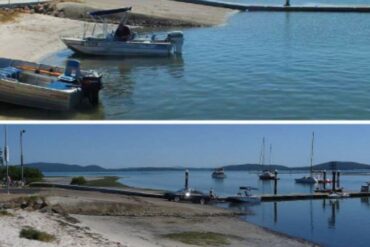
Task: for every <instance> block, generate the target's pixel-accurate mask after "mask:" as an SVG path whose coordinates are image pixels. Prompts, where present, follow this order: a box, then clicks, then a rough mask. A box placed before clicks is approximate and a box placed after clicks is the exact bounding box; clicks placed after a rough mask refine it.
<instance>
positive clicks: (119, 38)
mask: <svg viewBox="0 0 370 247" xmlns="http://www.w3.org/2000/svg"><path fill="white" fill-rule="evenodd" d="M130 10H131V7H130V8H121V9H112V10H102V11H94V12H90V13H89V14H90V16H91V17H92V18H93V19H94V20H95V21H96V24H95V26H94V28H93V31H92V33H91V35H90V36H86V33H87V31H84V33H83V36H82V37H62V41H63V42H64V43H65V44H66V46H67V47H68V48H70V49H71V50H73V51H75V52H77V53H82V54H86V55H95V56H168V55H171V54H181V53H182V46H183V43H184V36H183V33H182V32H181V31H173V32H168V33H167V36H165V37H163V38H162V39H161V38H157V36H158V35H155V34H153V35H150V36H140V35H138V34H137V33H134V32H132V30H131V29H130V28H129V26H127V25H126V21H127V13H128V11H130ZM119 13H123V14H124V16H123V18H122V19H121V22H120V24H119V25H118V27H117V29H116V30H113V31H108V25H107V21H106V20H105V19H104V17H105V16H110V15H116V14H119ZM99 23H103V24H102V26H103V28H102V29H103V31H102V33H101V34H95V31H96V26H97V25H99Z"/></svg>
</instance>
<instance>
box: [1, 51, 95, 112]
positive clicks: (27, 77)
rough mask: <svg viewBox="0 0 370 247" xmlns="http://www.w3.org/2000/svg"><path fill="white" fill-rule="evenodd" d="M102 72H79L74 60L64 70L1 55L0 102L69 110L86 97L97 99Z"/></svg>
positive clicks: (93, 101)
mask: <svg viewBox="0 0 370 247" xmlns="http://www.w3.org/2000/svg"><path fill="white" fill-rule="evenodd" d="M101 77H102V76H101V75H100V74H98V73H97V72H95V71H81V70H80V63H79V62H78V61H77V60H68V61H67V66H66V69H63V68H59V67H53V66H49V65H44V64H37V63H32V62H26V61H20V60H12V59H7V58H0V101H1V102H5V103H10V104H16V105H22V106H27V107H32V108H40V109H46V110H56V111H69V110H72V109H73V108H74V107H76V106H77V105H78V104H79V103H81V102H82V100H83V99H84V98H87V99H88V100H89V101H90V103H91V104H92V105H97V104H98V101H99V91H100V89H101V88H102V82H101Z"/></svg>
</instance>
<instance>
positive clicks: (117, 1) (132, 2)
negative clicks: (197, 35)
mask: <svg viewBox="0 0 370 247" xmlns="http://www.w3.org/2000/svg"><path fill="white" fill-rule="evenodd" d="M84 3H85V4H86V5H87V6H90V7H94V8H99V9H110V8H122V7H129V6H132V7H133V9H132V13H133V14H139V15H146V16H151V17H158V18H166V19H173V20H182V21H184V22H189V23H196V24H199V25H205V26H212V25H220V24H223V23H225V22H226V21H227V18H228V17H229V16H230V15H231V14H232V13H235V11H232V10H229V9H225V8H216V7H209V6H204V5H198V4H190V3H183V2H176V1H172V0H104V1H101V0H84Z"/></svg>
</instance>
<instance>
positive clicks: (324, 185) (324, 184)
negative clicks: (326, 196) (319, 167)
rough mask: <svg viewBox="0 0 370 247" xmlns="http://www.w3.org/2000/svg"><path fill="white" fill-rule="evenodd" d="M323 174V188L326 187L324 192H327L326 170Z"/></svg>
mask: <svg viewBox="0 0 370 247" xmlns="http://www.w3.org/2000/svg"><path fill="white" fill-rule="evenodd" d="M322 173H323V178H324V183H323V187H324V190H326V170H324V171H323V172H322Z"/></svg>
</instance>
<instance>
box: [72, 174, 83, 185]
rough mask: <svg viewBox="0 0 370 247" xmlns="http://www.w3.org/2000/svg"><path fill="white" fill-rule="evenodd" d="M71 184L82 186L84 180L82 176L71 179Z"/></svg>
mask: <svg viewBox="0 0 370 247" xmlns="http://www.w3.org/2000/svg"><path fill="white" fill-rule="evenodd" d="M71 184H73V185H84V184H86V179H85V178H84V177H82V176H80V177H73V178H72V180H71Z"/></svg>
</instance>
